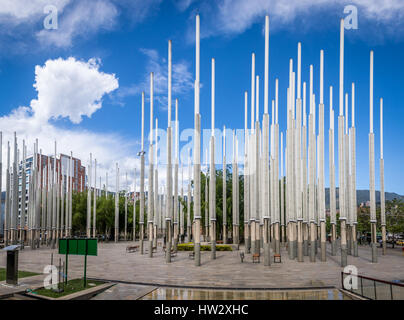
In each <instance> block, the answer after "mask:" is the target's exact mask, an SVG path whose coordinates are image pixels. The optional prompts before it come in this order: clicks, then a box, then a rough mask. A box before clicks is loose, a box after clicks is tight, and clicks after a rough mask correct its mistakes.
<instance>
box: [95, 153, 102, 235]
mask: <svg viewBox="0 0 404 320" xmlns="http://www.w3.org/2000/svg"><path fill="white" fill-rule="evenodd" d="M100 187H101V185H100ZM96 235H97V159H94V204H93V238H95V237H96Z"/></svg>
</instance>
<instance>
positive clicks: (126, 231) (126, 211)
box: [124, 172, 128, 241]
mask: <svg viewBox="0 0 404 320" xmlns="http://www.w3.org/2000/svg"><path fill="white" fill-rule="evenodd" d="M125 183H126V186H125V223H124V226H125V228H124V230H125V231H124V235H125V236H124V237H125V238H124V239H125V241H126V240H128V173H127V172H125Z"/></svg>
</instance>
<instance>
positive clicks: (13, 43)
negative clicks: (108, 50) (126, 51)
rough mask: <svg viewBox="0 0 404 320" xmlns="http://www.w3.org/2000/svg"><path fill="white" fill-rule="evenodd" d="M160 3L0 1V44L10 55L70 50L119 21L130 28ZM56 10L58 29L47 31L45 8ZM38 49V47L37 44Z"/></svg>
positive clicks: (140, 0) (151, 0) (127, 0)
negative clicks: (4, 44)
mask: <svg viewBox="0 0 404 320" xmlns="http://www.w3.org/2000/svg"><path fill="white" fill-rule="evenodd" d="M160 3H161V0H148V1H143V0H91V1H82V0H53V1H49V0H1V5H0V43H7V47H6V49H7V50H8V51H11V52H13V53H20V54H21V53H26V52H27V51H28V50H30V51H31V52H32V50H33V49H34V50H38V49H39V50H40V49H49V48H50V47H51V48H55V47H56V48H69V47H71V46H73V44H74V42H75V41H77V40H79V39H88V38H89V37H91V36H93V35H95V34H97V33H98V32H100V31H109V30H113V29H114V28H116V26H117V23H118V21H120V20H119V19H120V18H122V17H123V16H126V17H127V18H128V21H130V24H131V25H133V24H136V23H139V22H141V21H143V20H144V19H145V18H146V17H147V16H149V15H150V14H152V13H153V12H156V10H155V9H156V8H157V7H158V5H159V4H160ZM49 4H51V5H53V6H55V7H56V8H57V13H58V29H56V30H46V29H45V28H44V26H43V21H44V19H45V17H46V16H47V13H44V8H45V6H47V5H49ZM38 43H39V44H40V46H37V44H38Z"/></svg>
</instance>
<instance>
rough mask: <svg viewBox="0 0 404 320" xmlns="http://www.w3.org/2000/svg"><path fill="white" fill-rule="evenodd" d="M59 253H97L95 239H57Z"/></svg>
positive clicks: (91, 254) (92, 254) (94, 254)
mask: <svg viewBox="0 0 404 320" xmlns="http://www.w3.org/2000/svg"><path fill="white" fill-rule="evenodd" d="M59 254H74V255H80V256H85V255H88V256H96V255H97V239H92V238H86V239H59Z"/></svg>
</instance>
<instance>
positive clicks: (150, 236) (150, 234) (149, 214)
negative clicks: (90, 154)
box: [147, 72, 154, 258]
mask: <svg viewBox="0 0 404 320" xmlns="http://www.w3.org/2000/svg"><path fill="white" fill-rule="evenodd" d="M153 77H154V75H153V72H152V73H150V133H149V176H148V193H147V223H148V226H149V230H148V240H149V257H150V258H151V257H153V211H154V195H153V173H154V168H153Z"/></svg>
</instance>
